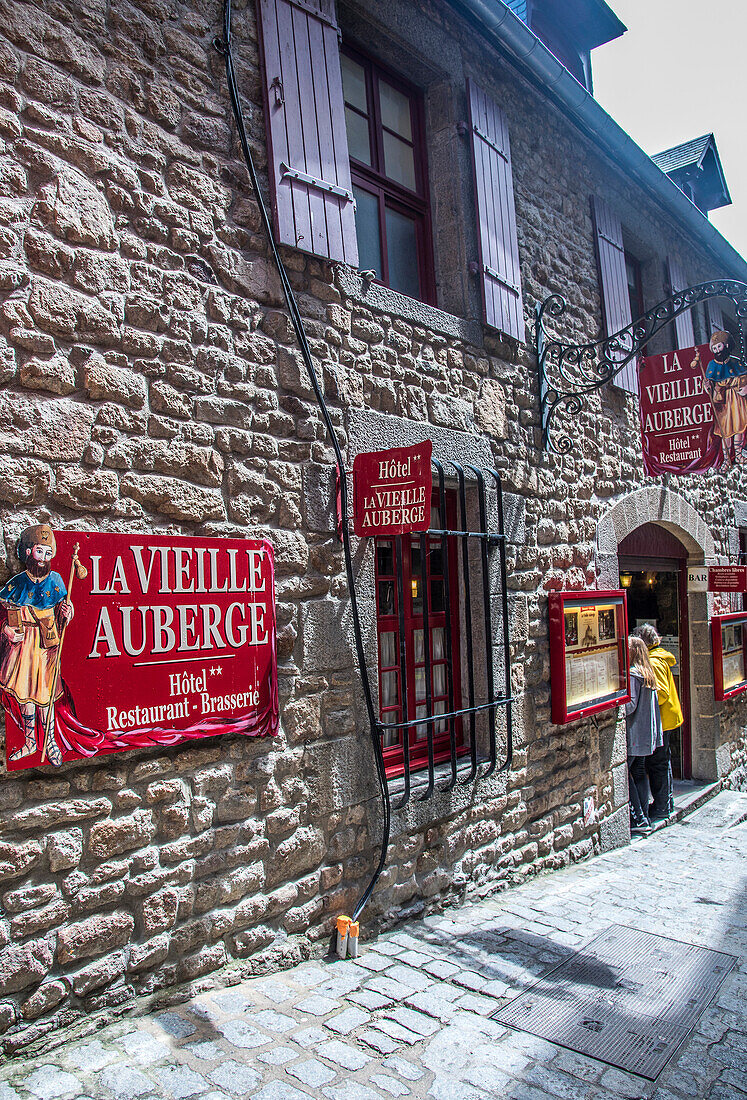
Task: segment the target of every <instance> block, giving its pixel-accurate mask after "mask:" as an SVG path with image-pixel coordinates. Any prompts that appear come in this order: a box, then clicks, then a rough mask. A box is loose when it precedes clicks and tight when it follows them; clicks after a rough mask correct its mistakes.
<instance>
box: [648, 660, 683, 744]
mask: <svg viewBox="0 0 747 1100" xmlns="http://www.w3.org/2000/svg"><path fill="white" fill-rule="evenodd" d="M648 656H649V660H650V661H651V665H652V668H653V670H654V675H655V676H656V695H657V697H658V700H659V710H660V711H661V725H662V729H664V730H676V729H677V727H678V726H681V725H682V723H683V721H684V718H683V716H682V707H681V706H680V701H679V698H678V696H677V688H676V686H675V683H674V677H673V676H672V666H673V665H676V664H677V658H676V657H675V656H674V654H673V653H670V652H669V650H668V649H663V648H662V646H660V645H657V646H654V647H653V649H649V651H648Z"/></svg>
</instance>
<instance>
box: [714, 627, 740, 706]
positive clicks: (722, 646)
mask: <svg viewBox="0 0 747 1100" xmlns="http://www.w3.org/2000/svg"><path fill="white" fill-rule="evenodd" d="M711 645H712V648H713V691H714V694H715V696H716V699H718V700H723V699H731V698H732V696H734V695H739V694H740V693H741V692H743V691H747V658H746V655H747V612H745V611H738V612H736V614H732V615H714V616H713V618H712V619H711Z"/></svg>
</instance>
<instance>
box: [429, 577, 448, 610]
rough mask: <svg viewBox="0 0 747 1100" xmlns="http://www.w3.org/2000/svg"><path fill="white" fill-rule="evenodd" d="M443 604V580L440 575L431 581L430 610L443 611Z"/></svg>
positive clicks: (444, 603) (444, 604)
mask: <svg viewBox="0 0 747 1100" xmlns="http://www.w3.org/2000/svg"><path fill="white" fill-rule="evenodd" d="M445 606H446V601H445V599H444V582H443V580H442V579H441V577H436V578H435V579H434V580H432V581H431V611H443V610H444V608H445Z"/></svg>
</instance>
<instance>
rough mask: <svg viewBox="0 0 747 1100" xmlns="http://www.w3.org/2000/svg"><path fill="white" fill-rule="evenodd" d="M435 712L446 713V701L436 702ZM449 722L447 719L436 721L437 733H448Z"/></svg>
mask: <svg viewBox="0 0 747 1100" xmlns="http://www.w3.org/2000/svg"><path fill="white" fill-rule="evenodd" d="M433 713H434V714H446V703H445V702H441V703H436V704H435V706H434V707H433ZM448 730H449V723H448V722H446V721H441V722H436V733H448Z"/></svg>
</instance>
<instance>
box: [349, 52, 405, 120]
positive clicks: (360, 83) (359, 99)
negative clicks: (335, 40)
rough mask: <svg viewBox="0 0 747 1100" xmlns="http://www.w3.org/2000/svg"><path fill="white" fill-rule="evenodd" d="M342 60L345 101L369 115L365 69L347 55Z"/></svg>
mask: <svg viewBox="0 0 747 1100" xmlns="http://www.w3.org/2000/svg"><path fill="white" fill-rule="evenodd" d="M340 60H341V62H342V88H343V92H344V93H345V99H346V101H347V102H348V103H350V104H352V106H353V107H357V108H358V110H359V111H363V114H364V115H366V114H368V98H367V96H366V72H365V69H364V68H363V66H362V65H359V64H358V62H357V61H353V59H352V57H346V56H345V54H342V55H341V57H340ZM392 129H394V127H392Z"/></svg>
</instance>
